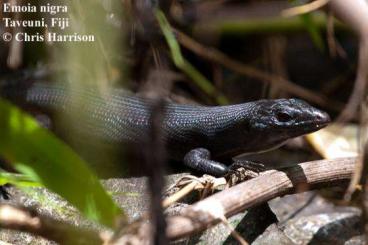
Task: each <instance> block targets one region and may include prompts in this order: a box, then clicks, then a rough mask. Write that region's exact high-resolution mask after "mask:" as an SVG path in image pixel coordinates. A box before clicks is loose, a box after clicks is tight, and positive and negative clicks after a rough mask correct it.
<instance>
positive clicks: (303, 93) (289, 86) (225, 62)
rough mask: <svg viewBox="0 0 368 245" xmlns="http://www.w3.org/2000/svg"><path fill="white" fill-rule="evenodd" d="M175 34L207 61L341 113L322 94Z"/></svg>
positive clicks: (337, 107)
mask: <svg viewBox="0 0 368 245" xmlns="http://www.w3.org/2000/svg"><path fill="white" fill-rule="evenodd" d="M174 32H175V34H176V37H177V39H178V41H179V43H180V44H181V45H183V46H184V47H186V48H187V49H189V50H191V51H192V52H194V53H196V54H197V55H199V56H201V57H203V58H205V59H207V60H210V61H214V62H216V63H218V64H221V65H222V66H224V67H226V68H228V69H230V70H233V71H235V72H237V73H239V74H242V75H244V76H247V77H251V78H254V79H257V80H260V81H262V82H269V83H274V84H277V85H278V86H280V87H282V88H283V89H284V90H285V91H287V92H289V93H291V94H293V95H296V96H298V97H301V98H304V99H306V100H309V101H313V103H315V104H318V105H320V106H323V107H325V108H329V109H331V110H335V111H340V110H341V109H342V107H343V105H342V104H341V103H340V102H338V101H335V100H331V99H329V98H327V97H325V96H324V95H322V94H318V93H317V92H315V91H311V90H308V89H306V88H303V87H301V86H299V85H297V84H295V83H293V82H291V81H289V80H287V79H285V78H283V77H280V76H276V75H273V74H269V73H266V72H263V71H260V70H258V69H256V68H253V67H250V66H247V65H245V64H243V63H241V62H239V61H236V60H233V59H232V58H230V57H228V56H227V55H225V54H224V53H222V52H220V51H218V50H217V49H214V48H208V47H205V46H204V45H202V44H200V43H198V42H197V41H195V40H193V39H192V38H190V37H189V36H187V35H185V34H184V33H182V32H180V31H179V30H174Z"/></svg>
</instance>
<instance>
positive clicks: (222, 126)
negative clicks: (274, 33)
mask: <svg viewBox="0 0 368 245" xmlns="http://www.w3.org/2000/svg"><path fill="white" fill-rule="evenodd" d="M107 95H108V96H106V97H104V98H103V99H102V98H101V96H97V95H96V93H95V92H93V91H92V90H89V89H80V90H78V89H75V90H71V91H69V90H68V89H67V86H66V84H48V83H33V84H32V85H30V86H29V87H27V88H21V89H14V88H12V87H11V86H10V87H8V88H7V87H5V88H3V89H2V96H3V97H6V98H8V99H10V100H13V101H14V100H18V101H19V100H21V101H22V102H21V103H25V104H31V105H35V106H38V107H40V108H45V109H51V110H56V111H63V112H64V113H69V112H70V113H72V112H75V111H76V110H78V111H79V113H77V114H76V113H74V114H73V116H76V117H77V118H76V119H77V120H78V121H79V122H80V124H81V125H82V127H80V128H79V129H78V130H80V131H81V133H82V134H86V135H88V134H91V135H93V136H95V137H97V138H99V139H101V140H102V141H104V142H108V143H111V144H120V143H128V144H140V143H141V142H142V140H144V137H145V136H146V135H147V132H148V131H147V130H148V129H149V122H150V109H151V104H152V101H151V100H149V99H144V98H139V97H136V96H132V95H130V94H129V93H127V92H126V91H124V90H122V89H117V88H111V89H110V90H109V91H108V93H107ZM75 98H79V99H82V100H81V101H84V102H87V103H84V104H78V103H73V102H75V100H74V99H75ZM77 101H78V100H77ZM81 106H82V107H81ZM329 121H330V118H329V116H328V115H327V114H326V113H325V112H322V111H320V110H318V109H316V108H314V107H312V106H310V105H309V104H307V103H306V102H304V101H302V100H298V99H277V100H259V101H253V102H248V103H243V104H237V105H228V106H212V107H210V106H196V105H181V104H172V103H167V105H166V107H165V120H164V121H163V125H162V126H163V129H164V133H165V137H164V140H165V143H166V146H167V150H168V156H169V158H170V159H173V160H177V161H183V159H184V163H185V164H186V165H188V166H190V167H192V168H195V169H197V170H200V171H204V172H207V173H209V174H213V175H222V174H224V173H226V172H227V171H228V167H227V166H226V165H224V164H222V163H220V162H217V161H213V160H211V158H214V159H221V158H226V157H231V156H235V155H237V154H240V153H250V152H261V151H266V150H269V149H272V148H275V147H277V146H279V145H281V144H282V143H284V142H285V141H287V140H288V139H290V138H293V137H297V136H300V135H304V134H307V133H310V132H313V131H316V130H319V129H321V128H322V127H324V126H326V125H327V124H328V123H329ZM193 149H194V150H193ZM211 155H212V157H211Z"/></svg>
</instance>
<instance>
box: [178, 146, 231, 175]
mask: <svg viewBox="0 0 368 245" xmlns="http://www.w3.org/2000/svg"><path fill="white" fill-rule="evenodd" d="M184 164H185V165H186V166H188V167H191V168H193V169H195V170H198V171H200V172H203V173H207V174H211V175H213V176H224V175H225V174H227V173H228V171H229V168H228V166H226V165H225V164H222V163H220V162H216V161H213V160H211V153H210V151H209V150H207V149H205V148H196V149H193V150H191V151H189V152H188V153H187V154H186V155H185V156H184Z"/></svg>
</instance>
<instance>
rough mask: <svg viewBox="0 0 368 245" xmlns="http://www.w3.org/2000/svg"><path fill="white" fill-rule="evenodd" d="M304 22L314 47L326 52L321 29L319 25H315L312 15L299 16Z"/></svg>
mask: <svg viewBox="0 0 368 245" xmlns="http://www.w3.org/2000/svg"><path fill="white" fill-rule="evenodd" d="M299 18H300V19H301V20H302V22H303V24H304V26H305V28H306V29H307V31H308V33H309V36H310V37H311V39H312V41H313V43H314V45H315V46H316V47H317V48H318V49H319V50H320V51H324V50H325V44H324V41H323V37H322V34H321V31H320V28H319V25H318V24H317V23H315V21H314V19H313V16H312V14H310V13H308V14H302V15H300V16H299Z"/></svg>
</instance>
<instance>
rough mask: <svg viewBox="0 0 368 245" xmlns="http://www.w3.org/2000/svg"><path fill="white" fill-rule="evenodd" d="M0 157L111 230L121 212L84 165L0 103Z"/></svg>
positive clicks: (43, 131)
mask: <svg viewBox="0 0 368 245" xmlns="http://www.w3.org/2000/svg"><path fill="white" fill-rule="evenodd" d="M0 135H1V137H0V154H1V155H2V156H3V157H5V158H6V159H7V160H9V161H10V162H12V163H13V164H14V167H15V168H16V169H17V170H18V171H20V172H21V173H22V174H25V175H26V176H27V177H29V178H31V179H32V180H33V181H36V182H39V183H41V184H42V185H44V186H45V187H46V188H48V189H50V190H51V191H53V192H55V193H57V194H59V195H60V196H62V197H63V198H65V199H66V200H67V201H69V202H70V203H71V204H72V205H74V206H75V207H76V208H78V209H79V210H80V211H81V212H82V213H83V214H84V215H85V216H86V217H87V218H90V219H92V220H96V221H98V222H100V223H101V224H104V225H107V226H109V227H112V226H113V224H114V223H115V221H116V219H117V218H118V216H119V215H121V217H123V218H125V216H124V214H123V213H122V211H121V210H120V209H119V208H118V207H117V206H116V204H115V203H114V202H113V201H112V199H111V197H110V196H109V195H108V194H107V192H106V191H105V190H104V189H103V187H102V185H101V183H100V182H99V180H98V178H97V177H96V176H95V175H94V174H93V173H92V172H91V171H90V170H89V168H88V167H87V165H86V163H85V162H84V161H83V160H82V159H81V158H80V157H79V156H78V155H77V154H76V153H75V152H74V151H73V150H72V149H71V148H70V147H69V146H67V145H66V144H64V143H63V142H62V141H61V140H59V139H58V138H56V137H55V136H54V135H53V134H52V133H50V132H49V131H48V130H46V129H44V128H42V127H41V126H39V124H38V123H37V122H36V121H35V120H34V119H33V118H32V117H31V116H29V115H27V114H26V113H24V112H22V111H21V110H19V109H18V108H17V107H15V106H13V105H11V104H10V103H8V102H6V101H4V100H2V99H0Z"/></svg>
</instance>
